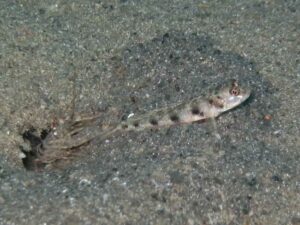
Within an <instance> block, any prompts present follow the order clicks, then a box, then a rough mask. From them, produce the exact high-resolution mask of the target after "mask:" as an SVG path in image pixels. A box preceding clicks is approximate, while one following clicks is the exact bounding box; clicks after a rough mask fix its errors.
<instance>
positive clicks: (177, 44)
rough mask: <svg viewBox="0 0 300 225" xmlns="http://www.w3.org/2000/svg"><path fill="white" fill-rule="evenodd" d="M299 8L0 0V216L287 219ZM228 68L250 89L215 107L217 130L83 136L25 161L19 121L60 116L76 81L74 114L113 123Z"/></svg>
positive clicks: (293, 208) (291, 204)
mask: <svg viewBox="0 0 300 225" xmlns="http://www.w3.org/2000/svg"><path fill="white" fill-rule="evenodd" d="M299 10H300V5H299V1H293V0H290V1H276V0H265V1H263V0H257V1H246V0H244V1H195V0H194V1H193V0H187V1H164V0H163V1H161V0H157V1H156V0H154V1H138V0H116V1H105V0H103V1H102V0H99V1H66V0H60V1H50V0H49V1H48V0H46V1H30V0H27V1H25V0H24V1H22V0H20V1H3V0H2V1H1V2H0V104H1V108H0V146H1V148H0V224H7V225H8V224H45V225H46V224H126V225H130V224H145V225H146V224H149V225H150V224H189V225H193V224H219V225H223V224H224V225H225V224H245V225H246V224H249V225H250V224H262V225H265V224H267V225H269V224H270V225H276V224H290V225H296V224H297V225H299V224H300V175H299V173H300V157H299V156H300V139H299V134H300V120H299V115H300V88H299V87H300V67H299V60H300V59H299V52H300V47H299V46H300V43H299V40H300V39H299V36H300V32H299V29H300V24H299V21H300V16H299V15H300V12H299ZM74 77H76V79H74ZM232 78H235V79H239V81H240V83H241V84H244V85H246V86H248V87H250V88H251V90H252V96H251V98H250V99H249V100H248V101H247V102H245V104H243V105H241V106H240V107H238V108H236V109H235V110H233V111H230V112H228V113H226V114H224V115H222V116H221V117H219V119H218V120H217V127H218V132H219V134H220V135H221V141H220V142H216V138H215V136H214V135H213V134H212V129H211V125H210V124H209V123H203V124H192V125H187V126H176V127H172V128H169V129H168V128H165V129H161V130H156V131H150V130H147V131H142V132H138V133H134V132H130V133H123V134H115V135H113V136H111V137H109V138H107V140H106V141H105V142H97V141H96V140H95V141H93V142H91V143H90V144H89V145H85V146H83V147H81V149H80V154H79V156H77V157H76V158H75V159H73V160H72V161H71V162H69V161H68V162H67V161H62V162H60V167H59V169H57V168H56V167H55V164H53V167H52V168H49V169H48V170H46V171H44V172H33V171H27V170H25V168H24V166H23V163H22V157H24V154H22V153H21V151H20V149H21V148H22V149H23V150H24V151H29V150H30V145H29V144H28V143H26V142H24V140H23V138H22V134H23V133H24V132H25V131H27V130H29V129H32V128H34V129H36V133H40V132H41V131H42V130H44V129H46V128H47V127H49V126H51V125H52V126H55V123H56V122H55V121H61V122H63V121H66V120H67V118H70V115H71V114H72V112H71V111H72V110H70V109H71V108H72V100H73V99H74V98H73V96H74V93H75V94H76V101H75V114H76V116H77V117H78V116H82V115H93V114H97V113H99V112H101V116H102V120H103V121H105V122H107V121H108V123H117V122H119V121H121V119H122V118H126V117H127V116H128V115H130V114H132V113H134V115H135V116H138V115H141V114H143V113H144V112H147V111H149V110H153V109H156V108H159V107H163V106H166V105H168V104H173V103H177V102H184V101H188V100H189V99H191V98H192V97H196V96H199V95H203V94H204V95H205V94H208V93H210V91H211V90H214V88H216V87H217V86H218V85H220V84H222V83H223V82H225V81H228V80H230V79H232ZM74 87H75V91H74ZM61 127H62V130H63V129H64V126H61ZM61 127H60V128H61ZM61 165H64V166H63V167H61Z"/></svg>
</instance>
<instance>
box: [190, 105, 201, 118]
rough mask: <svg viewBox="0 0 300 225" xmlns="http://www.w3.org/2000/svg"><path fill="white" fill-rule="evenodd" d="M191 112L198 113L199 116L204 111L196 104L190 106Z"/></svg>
mask: <svg viewBox="0 0 300 225" xmlns="http://www.w3.org/2000/svg"><path fill="white" fill-rule="evenodd" d="M191 113H192V114H193V115H199V116H204V113H203V112H202V111H200V109H199V107H198V106H192V108H191Z"/></svg>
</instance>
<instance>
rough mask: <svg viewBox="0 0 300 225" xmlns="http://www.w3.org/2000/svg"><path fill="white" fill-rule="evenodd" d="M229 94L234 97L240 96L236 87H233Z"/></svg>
mask: <svg viewBox="0 0 300 225" xmlns="http://www.w3.org/2000/svg"><path fill="white" fill-rule="evenodd" d="M230 94H231V95H234V96H237V95H239V94H240V89H239V88H237V87H233V88H232V89H231V90H230Z"/></svg>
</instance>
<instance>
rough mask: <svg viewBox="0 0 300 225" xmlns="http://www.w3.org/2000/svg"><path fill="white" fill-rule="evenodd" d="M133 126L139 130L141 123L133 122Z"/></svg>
mask: <svg viewBox="0 0 300 225" xmlns="http://www.w3.org/2000/svg"><path fill="white" fill-rule="evenodd" d="M132 125H133V126H134V127H136V128H137V127H139V126H140V123H139V121H133V123H132Z"/></svg>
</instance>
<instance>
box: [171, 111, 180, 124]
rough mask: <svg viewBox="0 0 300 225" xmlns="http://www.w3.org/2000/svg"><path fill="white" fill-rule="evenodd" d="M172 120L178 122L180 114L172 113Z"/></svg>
mask: <svg viewBox="0 0 300 225" xmlns="http://www.w3.org/2000/svg"><path fill="white" fill-rule="evenodd" d="M170 120H171V121H172V122H174V123H176V122H178V121H179V116H178V115H177V114H175V113H174V114H171V115H170Z"/></svg>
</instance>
